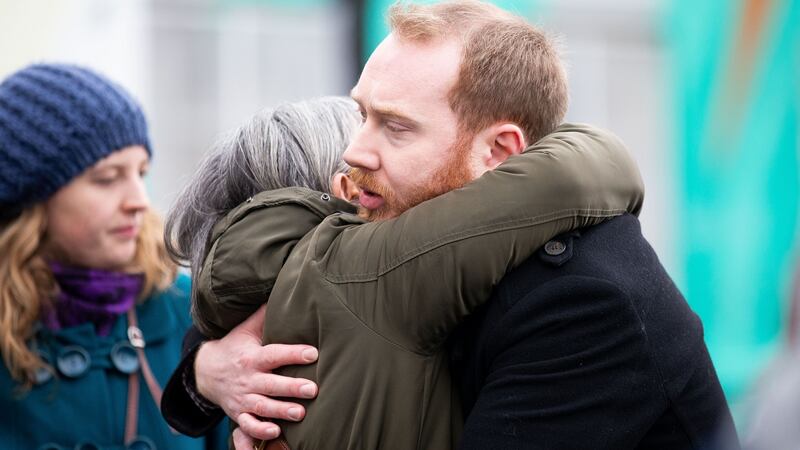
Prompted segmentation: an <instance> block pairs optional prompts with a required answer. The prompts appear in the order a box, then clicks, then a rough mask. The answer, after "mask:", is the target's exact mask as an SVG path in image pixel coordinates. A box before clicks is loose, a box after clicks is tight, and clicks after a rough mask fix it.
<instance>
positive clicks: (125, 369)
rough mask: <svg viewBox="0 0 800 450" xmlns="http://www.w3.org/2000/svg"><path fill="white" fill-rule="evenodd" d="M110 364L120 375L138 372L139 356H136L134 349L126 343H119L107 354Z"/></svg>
mask: <svg viewBox="0 0 800 450" xmlns="http://www.w3.org/2000/svg"><path fill="white" fill-rule="evenodd" d="M109 357H110V358H111V363H112V364H114V367H116V368H117V370H119V371H120V372H122V373H128V374H130V373H134V372H136V371H137V370H139V355H137V354H136V349H135V348H133V346H132V345H131V344H130V343H129V342H127V341H120V342H117V343H116V344H114V346H113V347H111V353H110V354H109Z"/></svg>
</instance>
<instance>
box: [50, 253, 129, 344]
mask: <svg viewBox="0 0 800 450" xmlns="http://www.w3.org/2000/svg"><path fill="white" fill-rule="evenodd" d="M50 269H51V270H52V271H53V276H54V277H55V279H56V282H57V283H58V287H59V291H60V292H59V294H58V296H57V297H56V298H55V300H54V301H53V304H52V305H51V306H50V307H47V308H44V309H43V312H42V322H43V323H44V326H46V327H47V328H49V329H51V330H53V331H56V330H60V329H62V328H68V327H73V326H76V325H80V324H83V323H86V322H91V323H93V324H94V326H95V329H96V330H97V334H99V335H100V336H107V335H108V333H110V332H111V327H113V326H114V322H115V321H116V320H117V317H119V316H120V315H121V314H124V313H125V312H127V311H128V310H129V309H130V308H131V307H132V306H133V304H134V302H135V301H136V297H137V296H138V295H139V292H141V290H142V284H143V283H144V275H142V274H129V273H121V272H110V271H107V270H99V269H83V268H78V267H69V266H64V265H61V264H59V263H55V262H50Z"/></svg>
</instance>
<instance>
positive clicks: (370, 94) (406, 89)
mask: <svg viewBox="0 0 800 450" xmlns="http://www.w3.org/2000/svg"><path fill="white" fill-rule="evenodd" d="M459 63H460V48H459V47H458V45H457V43H455V42H450V41H437V42H435V43H416V42H408V41H403V40H400V39H397V38H395V37H394V36H393V35H389V37H387V38H386V39H385V40H384V41H383V42H381V44H380V45H379V46H378V48H376V49H375V51H374V52H373V53H372V55H371V56H370V58H369V60H368V61H367V64H366V65H365V66H364V70H363V72H362V74H361V77H360V78H359V80H358V84H356V86H355V87H354V88H353V89H352V91H351V92H350V94H351V96H352V97H353V98H354V99H355V100H356V101H359V102H360V103H362V106H367V105H365V104H364V103H366V102H369V103H374V104H375V106H378V105H380V104H385V105H384V106H388V105H389V104H391V105H394V106H395V107H398V108H401V107H402V106H403V105H404V104H409V103H415V102H416V100H420V99H428V100H430V99H442V100H446V97H447V94H448V93H449V91H450V88H451V87H452V86H453V85H454V83H455V81H456V78H457V75H458V68H459V67H458V66H459Z"/></svg>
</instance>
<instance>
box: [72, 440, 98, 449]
mask: <svg viewBox="0 0 800 450" xmlns="http://www.w3.org/2000/svg"><path fill="white" fill-rule="evenodd" d="M75 450H101V449H100V446H99V445H97V444H93V443H91V442H79V443H77V444H75Z"/></svg>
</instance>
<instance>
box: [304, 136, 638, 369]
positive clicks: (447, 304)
mask: <svg viewBox="0 0 800 450" xmlns="http://www.w3.org/2000/svg"><path fill="white" fill-rule="evenodd" d="M643 191H644V188H643V185H642V181H641V177H640V175H639V171H638V168H637V166H636V163H635V162H634V161H633V159H632V158H631V156H630V155H629V154H628V152H627V150H626V149H625V147H624V145H623V144H622V143H621V141H620V140H619V139H618V138H617V137H615V136H614V135H612V134H611V133H609V132H606V131H603V130H600V129H597V128H592V127H589V126H586V125H562V126H561V127H559V129H558V130H556V132H554V133H552V134H550V135H548V136H546V137H545V138H543V139H542V140H540V141H539V142H537V143H536V144H535V145H534V146H532V147H530V148H529V149H527V150H526V151H525V152H524V153H523V154H521V155H518V156H514V157H510V158H509V159H508V160H507V161H506V162H505V163H503V164H501V165H500V166H499V167H498V168H497V169H495V170H493V171H489V172H486V173H485V174H484V175H483V176H481V177H480V178H479V179H477V180H476V181H474V182H472V183H470V184H468V185H466V186H465V187H463V188H461V189H457V190H454V191H451V192H449V193H446V194H444V195H441V196H439V197H437V198H434V199H431V200H429V201H426V202H423V203H421V204H420V205H417V206H415V207H414V208H411V209H410V210H408V211H406V212H405V213H403V214H402V215H400V216H399V217H397V218H395V219H392V220H387V221H382V222H375V223H369V224H365V225H361V226H358V227H353V226H349V224H348V223H346V222H347V220H346V216H333V217H329V218H328V219H326V221H325V222H323V226H321V227H320V228H318V230H317V231H318V233H320V234H319V236H322V234H321V232H323V231H324V229H325V227H333V228H337V227H341V228H342V229H341V230H340V232H338V233H330V235H335V236H336V238H335V239H333V238H332V239H333V240H332V242H326V243H321V244H322V245H320V248H326V249H327V251H326V254H325V255H323V256H322V257H321V270H322V271H323V273H324V276H325V277H326V279H327V281H329V282H331V283H334V284H338V285H340V286H341V287H342V289H343V291H342V292H343V294H342V300H341V301H346V302H347V304H348V308H350V309H351V311H353V313H354V314H356V315H358V316H359V317H360V318H361V320H363V321H364V323H365V324H367V325H368V326H370V327H374V329H375V330H376V331H377V332H379V333H381V334H382V335H384V336H385V337H386V338H388V339H390V340H392V341H394V342H395V343H396V344H398V345H401V346H403V347H406V348H407V349H409V350H411V351H415V352H420V353H423V354H428V353H430V352H431V351H434V350H436V349H437V348H439V347H440V345H441V343H442V342H443V340H444V339H446V337H447V335H448V334H449V332H450V331H451V330H452V329H453V327H454V326H455V325H456V324H458V323H459V321H460V320H461V319H462V318H463V317H464V316H465V315H467V314H469V313H470V312H471V311H472V310H473V309H474V308H475V307H477V306H479V305H480V304H481V303H483V302H485V301H486V300H488V298H489V295H490V293H491V289H492V287H493V286H494V285H495V284H496V283H497V282H498V281H499V280H500V279H501V278H502V277H503V275H504V274H505V273H506V272H507V271H508V270H509V269H510V268H512V267H514V266H516V265H518V264H519V263H521V262H522V261H524V260H525V259H526V258H527V257H528V256H529V255H531V254H532V253H533V252H534V251H535V250H536V249H537V248H538V247H540V246H542V245H543V244H545V243H546V242H547V241H548V240H549V239H551V238H552V237H554V236H556V235H558V234H560V233H563V232H565V231H569V230H571V229H576V228H581V227H585V226H590V225H594V224H597V223H599V222H601V221H603V220H605V219H607V218H609V217H613V216H617V215H620V214H623V213H625V212H626V211H627V212H632V213H638V212H639V209H640V208H641V203H642V199H643ZM376 299H385V300H383V301H377V300H376Z"/></svg>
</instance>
